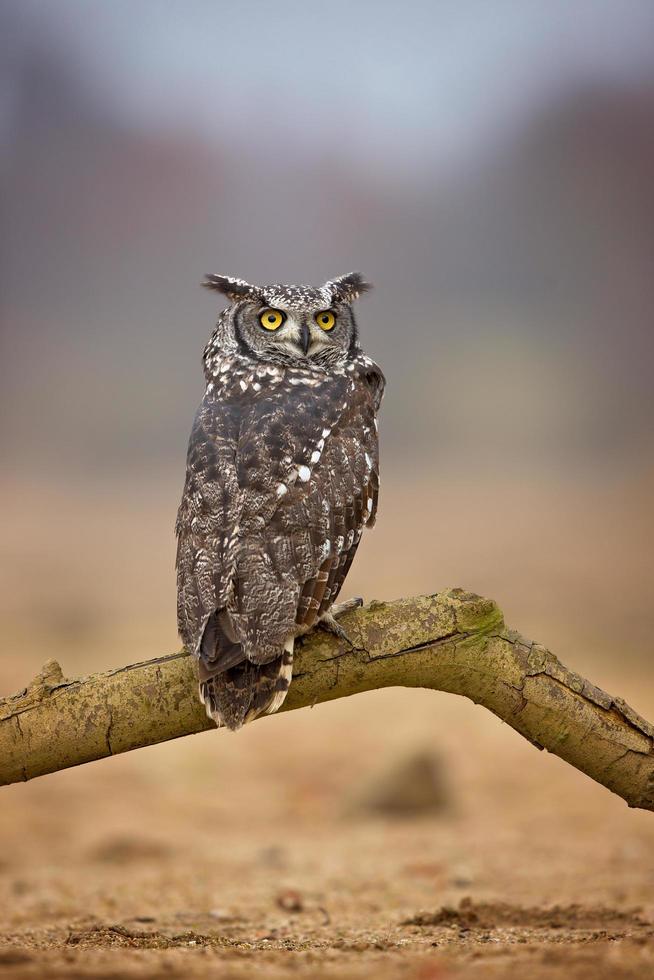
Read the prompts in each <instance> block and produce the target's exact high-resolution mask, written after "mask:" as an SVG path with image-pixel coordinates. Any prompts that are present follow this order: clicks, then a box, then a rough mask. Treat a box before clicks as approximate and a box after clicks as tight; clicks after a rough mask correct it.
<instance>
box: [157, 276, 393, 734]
mask: <svg viewBox="0 0 654 980" xmlns="http://www.w3.org/2000/svg"><path fill="white" fill-rule="evenodd" d="M203 285H205V286H206V287H207V288H208V289H212V290H216V291H217V292H219V293H222V294H223V295H224V296H225V297H227V299H228V301H229V305H228V306H227V307H226V308H225V309H224V310H223V311H222V313H221V314H220V316H219V318H218V323H217V326H216V328H215V330H214V333H213V335H212V337H211V339H210V341H209V343H208V344H207V346H206V348H205V351H204V373H205V378H206V390H205V394H204V397H203V399H202V402H201V404H200V407H199V409H198V412H197V415H196V417H195V421H194V424H193V429H192V431H191V437H190V440H189V446H188V455H187V464H186V481H185V485H184V492H183V495H182V501H181V504H180V507H179V512H178V515H177V523H176V534H177V562H176V567H177V613H178V624H179V631H180V635H181V637H182V640H183V642H184V645H185V647H186V649H187V650H188V652H189V653H192V654H194V655H195V656H196V657H197V658H198V662H199V684H200V698H201V700H202V701H203V702H204V705H205V708H206V711H207V715H208V716H209V717H210V718H213V720H214V721H215V722H216V724H217V725H218V726H225V727H227V728H229V729H232V730H236V729H238V728H240V727H241V726H242V725H243V724H245V723H246V722H249V721H252V720H253V719H254V718H257V717H258V716H259V715H262V714H271V713H272V712H274V711H277V710H278V708H279V707H280V705H281V704H282V702H283V701H284V698H285V696H286V693H287V691H288V687H289V684H290V681H291V677H292V672H293V645H294V642H295V639H296V637H298V636H301V635H302V634H304V633H306V632H307V631H308V630H310V629H311V628H312V627H313V626H315V625H316V624H321V625H324V626H326V627H327V628H331V629H332V630H334V631H335V632H337V633H339V634H341V635H343V631H342V628H341V627H339V625H338V623H337V621H336V616H337V615H338V614H339V612H342V611H343V608H344V607H347V606H348V604H347V603H341V604H340V606H339V605H336V599H337V597H338V594H339V592H340V590H341V587H342V585H343V582H344V580H345V576H346V575H347V573H348V571H349V568H350V565H351V564H352V560H353V558H354V555H355V553H356V550H357V547H358V545H359V540H360V538H361V534H362V532H363V529H364V528H365V527H371V526H372V525H373V524H374V522H375V515H376V511H377V496H378V490H379V453H378V439H377V412H378V410H379V405H380V402H381V399H382V395H383V392H384V385H385V380H384V375H383V374H382V372H381V370H380V368H379V367H378V366H377V365H376V364H375V363H374V362H373V361H372V360H371V359H370V358H369V357H367V356H366V355H365V354H364V353H363V351H362V349H361V345H360V342H359V333H358V329H357V324H356V320H355V318H354V310H353V308H352V304H353V303H354V301H355V300H356V299H357V297H358V296H359V295H360V294H361V293H363V292H365V291H366V290H367V289H369V288H370V286H369V284H368V283H367V282H365V281H364V279H363V278H362V276H361V275H360V274H359V273H357V272H353V273H350V274H349V275H345V276H339V277H338V278H336V279H330V280H329V281H328V282H326V283H325V284H324V285H323V286H321V287H320V288H316V287H313V286H287V285H273V286H253V285H250V283H248V282H245V281H244V280H243V279H235V278H232V277H229V276H215V275H211V276H207V277H206V280H205V282H204V283H203Z"/></svg>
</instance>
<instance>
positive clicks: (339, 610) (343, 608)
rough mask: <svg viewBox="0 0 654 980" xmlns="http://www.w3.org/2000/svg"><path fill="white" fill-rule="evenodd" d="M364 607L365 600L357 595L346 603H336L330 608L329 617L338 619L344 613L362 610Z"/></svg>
mask: <svg viewBox="0 0 654 980" xmlns="http://www.w3.org/2000/svg"><path fill="white" fill-rule="evenodd" d="M362 605H363V599H362V598H361V596H360V595H357V596H355V597H354V598H353V599H346V600H345V602H334V603H333V604H332V605H331V606H330V607H329V615H330V616H333V617H334V619H338V617H339V616H343V615H344V613H347V612H351V611H352V610H353V609H360V608H361V606H362Z"/></svg>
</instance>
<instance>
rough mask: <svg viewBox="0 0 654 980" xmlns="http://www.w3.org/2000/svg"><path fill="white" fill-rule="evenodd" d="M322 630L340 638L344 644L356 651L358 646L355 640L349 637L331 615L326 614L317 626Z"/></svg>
mask: <svg viewBox="0 0 654 980" xmlns="http://www.w3.org/2000/svg"><path fill="white" fill-rule="evenodd" d="M317 625H318V626H319V627H320V628H321V629H323V630H325V632H326V633H331V634H332V635H333V636H336V637H338V639H339V640H342V641H343V643H347V644H348V645H349V646H351V647H352V648H353V649H356V645H355V643H354V642H353V640H352V639H351V638H350V637H349V635H348V633H347V631H346V630H344V629H343V627H342V626H341V625H340V624H339V623H337V622H336V620H335V619H334V617H333V616H332V614H331V613H325V614H324V615H323V616H322V618H321V619H320V620H319V621H318V624H317Z"/></svg>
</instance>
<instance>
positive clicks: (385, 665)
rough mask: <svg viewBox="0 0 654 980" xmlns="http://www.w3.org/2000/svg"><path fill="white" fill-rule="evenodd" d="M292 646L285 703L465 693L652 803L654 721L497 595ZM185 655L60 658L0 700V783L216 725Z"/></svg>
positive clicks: (435, 599)
mask: <svg viewBox="0 0 654 980" xmlns="http://www.w3.org/2000/svg"><path fill="white" fill-rule="evenodd" d="M341 622H342V624H343V626H344V627H345V629H346V630H347V632H348V634H349V635H350V637H351V638H352V640H353V642H354V643H355V644H356V647H355V648H354V649H352V648H351V647H350V646H349V645H348V644H346V643H344V642H343V641H341V640H338V639H336V638H335V637H333V636H331V635H328V634H326V633H324V632H323V631H322V630H317V631H315V632H314V633H312V634H310V635H309V636H308V637H306V639H305V640H304V641H303V642H301V643H298V645H297V652H296V657H295V666H294V676H293V683H292V684H291V688H290V690H289V693H288V696H287V698H286V702H285V704H284V706H283V709H282V710H284V711H288V710H293V709H294V708H303V707H306V706H307V705H313V704H316V703H318V702H320V701H331V700H333V699H335V698H342V697H347V696H348V695H350V694H357V693H358V692H360V691H371V690H375V689H377V688H382V687H396V686H402V687H427V688H432V689H433V690H437V691H449V692H451V693H453V694H462V695H464V696H465V697H468V698H470V699H471V700H472V701H474V702H475V703H476V704H481V705H483V706H484V707H486V708H488V709H489V711H492V712H493V713H494V714H496V715H497V716H498V717H499V718H501V719H502V720H503V721H505V722H506V723H507V724H508V725H510V726H511V727H512V728H514V729H515V730H516V731H517V732H519V733H520V734H521V735H524V737H525V738H527V739H528V740H529V741H530V742H532V743H533V744H534V745H536V746H537V747H538V748H546V749H548V750H549V751H550V752H553V753H555V754H556V755H558V756H560V757H561V758H562V759H565V760H566V762H569V763H570V764H571V765H573V766H576V768H577V769H580V770H581V771H582V772H585V773H587V775H589V776H591V777H592V778H593V779H595V780H597V782H599V783H602V784H603V785H604V786H606V787H608V788H609V789H610V790H612V792H614V793H617V794H618V795H619V796H621V797H622V798H623V799H624V800H626V801H627V803H628V804H629V806H633V807H641V808H643V809H646V810H654V727H653V726H652V725H650V724H649V723H648V722H646V721H644V719H642V718H640V717H639V716H638V715H637V714H636V712H635V711H633V710H632V709H631V708H630V707H629V706H628V705H627V704H625V702H624V701H622V700H621V699H620V698H614V697H611V696H610V695H608V694H605V693H604V691H601V690H600V689H599V688H597V687H595V686H594V685H593V684H591V683H590V682H589V681H587V680H585V679H584V678H583V677H580V676H579V675H578V674H575V673H573V672H572V671H570V670H568V669H567V668H566V667H564V666H563V665H562V664H561V663H560V662H559V661H558V660H557V658H556V657H555V656H554V655H553V654H552V653H550V652H549V651H548V650H546V649H545V648H544V647H542V646H540V645H539V644H537V643H532V642H531V641H530V640H526V639H524V638H523V637H521V636H520V635H519V634H518V633H516V632H514V631H513V630H509V629H506V628H505V626H504V623H503V619H502V614H501V612H500V611H499V609H498V608H497V606H496V605H495V603H494V602H492V601H491V600H489V599H482V598H480V597H479V596H475V595H472V594H470V593H465V592H462V591H461V590H459V589H454V590H452V591H449V592H443V593H440V594H439V595H435V596H420V597H417V598H414V599H400V600H398V601H397V602H389V603H380V602H371V603H370V605H368V606H367V607H364V608H363V609H359V610H356V611H355V612H352V613H350V614H348V615H347V616H345V617H344V618H343V619H342V620H341ZM195 670H196V665H195V661H194V659H193V658H191V657H189V656H187V655H186V654H184V653H175V654H172V655H171V656H169V657H159V658H157V659H155V660H148V661H146V662H144V663H138V664H130V665H129V666H126V667H121V668H119V669H117V670H111V671H108V672H107V673H104V674H94V675H92V676H91V677H87V678H82V679H78V680H66V679H65V678H64V677H63V675H62V672H61V668H60V667H59V664H57V663H56V661H53V660H51V661H49V662H48V663H47V664H46V665H45V667H44V668H43V669H42V671H41V673H40V674H39V675H38V677H36V678H35V680H34V681H32V683H31V684H30V686H29V687H28V688H27V689H26V690H25V691H21V693H20V694H17V695H15V696H14V697H10V698H7V699H6V700H4V701H0V785H5V784H8V783H13V782H18V781H20V780H27V779H33V778H34V777H35V776H42V775H44V774H45V773H48V772H54V771H56V770H58V769H65V768H67V767H68V766H76V765H80V764H81V763H83V762H91V761H92V760H93V759H101V758H104V757H105V756H108V755H117V754H118V753H119V752H128V751H130V750H131V749H136V748H139V747H141V746H144V745H153V744H154V743H156V742H164V741H166V740H167V739H171V738H178V737H179V736H181V735H191V734H194V733H196V732H201V731H205V730H206V729H209V728H212V727H213V723H212V722H210V721H209V720H208V719H207V718H206V716H205V714H204V709H203V707H202V706H201V705H200V703H199V700H198V696H197V682H196V677H195Z"/></svg>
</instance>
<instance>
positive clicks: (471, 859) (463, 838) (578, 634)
mask: <svg viewBox="0 0 654 980" xmlns="http://www.w3.org/2000/svg"><path fill="white" fill-rule="evenodd" d="M636 469H637V468H636V467H634V471H635V470H636ZM460 473H461V482H460V484H458V485H456V486H453V487H449V488H448V487H447V486H445V487H443V485H442V484H441V482H440V481H439V478H438V473H437V472H433V471H431V472H426V473H424V474H421V475H420V476H418V474H416V475H415V476H414V479H413V482H412V483H410V484H407V483H406V482H405V481H404V480H403V479H402V478H401V477H400V478H398V477H397V476H393V475H392V474H389V475H388V479H387V480H386V482H385V485H384V498H383V501H384V510H383V516H382V518H381V520H380V523H379V526H378V527H377V528H376V529H375V530H374V531H373V532H372V533H371V534H369V535H368V540H367V541H365V542H364V544H363V545H362V549H361V552H360V555H359V557H358V559H357V562H356V564H355V567H354V569H353V572H352V577H351V579H350V581H349V583H348V584H349V587H350V593H352V594H356V593H363V594H364V595H365V596H366V597H367V598H372V597H379V598H390V597H391V596H392V595H393V594H394V591H393V590H394V588H397V582H398V580H401V581H402V583H403V586H402V588H403V591H404V592H405V593H406V594H410V593H414V592H420V591H433V590H435V589H437V588H440V587H443V586H445V585H448V584H458V583H461V584H463V585H466V586H468V585H471V584H472V585H473V586H474V587H475V588H477V589H478V590H479V591H481V592H485V593H488V594H491V595H493V596H494V597H496V598H497V599H498V601H499V602H500V603H501V604H502V605H503V608H504V610H505V613H506V616H507V620H508V621H509V622H510V623H511V624H512V625H515V626H517V627H519V628H520V629H522V630H523V631H524V632H525V633H526V634H527V635H529V636H531V637H534V638H536V639H538V640H541V641H543V642H545V643H548V644H549V645H550V646H551V647H552V648H553V649H554V650H555V651H556V652H557V653H558V654H559V655H560V656H561V658H562V659H563V660H564V661H565V662H567V663H568V664H570V665H572V666H573V667H575V668H577V669H579V670H580V671H581V672H583V673H586V674H587V675H588V676H589V677H590V678H591V679H592V680H593V681H595V682H596V683H598V684H600V685H602V686H604V687H605V688H606V689H608V690H609V691H611V692H612V693H615V694H620V695H622V696H624V697H625V698H626V699H627V700H628V701H629V702H630V703H631V704H632V705H634V706H635V707H636V708H637V709H638V710H639V711H640V712H641V713H643V714H644V715H645V716H646V717H650V718H651V717H653V716H654V683H652V674H651V670H650V669H649V666H648V664H649V662H650V658H651V653H652V651H651V640H650V636H649V629H648V614H649V611H650V610H651V608H652V585H653V583H654V576H652V568H651V557H650V555H649V553H648V554H645V551H646V549H645V548H644V547H643V542H644V540H647V537H648V536H649V535H650V534H651V512H650V501H651V497H652V491H653V490H654V487H653V482H654V480H653V471H652V469H651V468H650V469H649V470H647V469H646V468H643V469H642V470H641V472H640V473H639V475H638V476H636V475H633V476H632V477H631V478H629V479H625V478H623V477H621V476H619V475H615V474H614V475H613V476H610V475H608V474H607V475H605V476H604V478H603V479H600V478H599V474H598V473H591V474H589V475H588V478H587V480H588V482H587V484H586V485H582V484H581V483H580V481H579V480H578V479H577V480H575V482H574V484H572V485H571V483H570V482H569V481H565V480H564V479H560V480H558V481H554V480H552V479H551V478H550V479H548V478H546V477H545V476H543V475H541V476H540V477H539V478H538V479H535V478H533V477H532V478H526V477H525V475H524V474H522V476H521V475H520V474H519V473H514V474H513V475H510V474H509V475H503V474H501V473H498V472H497V470H495V471H494V472H490V473H484V474H483V479H482V474H478V478H477V479H475V474H474V471H470V470H469V469H467V468H466V466H465V465H464V464H461V469H460ZM153 483H155V484H156V486H158V488H159V489H158V490H157V491H156V492H153ZM177 484H178V480H176V479H175V475H173V474H171V473H165V472H162V473H161V474H159V479H158V480H157V481H151V480H147V481H145V482H144V483H142V484H139V482H138V481H135V480H133V479H132V480H125V481H115V480H111V479H109V478H107V479H106V480H104V481H102V482H101V483H96V484H94V485H93V486H92V487H89V486H88V485H82V486H81V487H80V488H79V490H78V491H76V492H75V493H73V494H71V491H70V488H68V487H66V486H64V487H59V488H56V487H53V486H48V490H47V492H48V498H49V500H50V504H51V506H52V508H53V509H54V511H56V513H57V520H56V522H53V521H51V520H50V517H49V512H45V511H44V510H43V508H41V507H39V499H40V497H41V495H42V493H43V487H42V486H40V485H39V484H38V483H30V482H29V481H24V482H21V483H20V484H16V485H15V486H13V487H12V488H11V493H9V494H7V495H6V497H5V500H4V501H3V510H4V513H5V514H6V515H7V516H8V520H7V524H6V528H7V530H6V534H5V537H4V540H3V544H2V567H3V569H14V572H13V573H12V575H11V578H10V577H9V576H7V575H6V574H5V575H4V576H3V582H2V597H3V624H4V630H5V634H4V650H5V654H4V656H3V658H2V662H1V681H0V689H1V690H2V691H3V692H9V691H13V690H17V689H18V688H19V687H21V686H22V685H24V684H25V683H26V682H27V681H28V680H29V678H30V677H31V676H32V675H33V673H34V672H35V671H36V669H37V668H38V666H40V664H41V662H42V661H43V660H44V659H46V658H47V657H50V656H55V657H58V658H59V659H60V661H61V663H62V665H63V666H64V670H65V671H66V672H68V673H69V674H70V675H74V674H76V673H78V672H87V671H89V670H91V669H97V668H102V667H109V666H115V665H120V664H123V663H127V662H130V661H134V660H137V659H141V658H146V657H149V656H153V655H156V654H159V653H162V652H165V651H168V650H172V649H174V648H175V647H176V645H177V641H176V637H175V624H174V616H173V606H174V587H173V574H172V567H171V566H172V560H173V551H174V548H173V539H172V534H171V530H170V524H171V519H172V514H173V511H174V507H175V502H176V495H177V492H178V490H179V486H178V485H177ZM407 500H410V502H411V507H410V508H408V512H407V506H406V501H407ZM28 523H29V524H30V527H31V529H32V533H31V534H30V537H29V542H30V545H29V547H27V548H26V545H25V539H24V536H23V534H22V529H23V528H24V527H25V526H26V524H28ZM425 526H426V527H427V531H425ZM99 541H101V542H102V548H96V547H95V545H94V546H93V547H91V548H90V547H89V542H99ZM31 542H34V544H31ZM71 542H75V544H74V546H73V547H71ZM639 556H640V557H639ZM416 753H427V755H429V754H432V755H433V757H434V759H435V763H434V764H435V765H436V767H437V769H438V771H439V773H440V779H441V781H442V784H443V785H442V786H441V787H440V790H439V792H437V793H436V799H435V811H434V812H427V813H425V814H423V813H421V812H418V813H416V814H413V815H412V814H411V813H410V812H409V813H408V814H406V813H405V814H404V815H402V816H399V817H398V816H397V815H394V814H393V812H392V811H391V812H390V813H389V814H388V815H387V816H385V815H384V813H383V812H382V813H379V812H377V811H374V810H373V811H370V812H368V811H367V810H362V809H361V806H360V800H361V798H362V797H363V798H365V797H366V795H367V794H368V792H369V790H368V787H372V788H374V786H375V785H376V783H377V781H378V780H379V779H383V780H386V782H387V780H388V777H389V774H390V775H392V774H393V771H394V770H397V769H398V768H399V769H400V770H402V768H403V767H404V765H405V764H407V765H408V764H409V763H408V760H411V759H412V758H413V757H414V756H415V754H416ZM398 779H399V777H398ZM398 785H399V786H400V787H402V782H401V780H400V779H399V782H398ZM387 789H388V787H387V786H386V790H387ZM401 791H403V792H406V785H404V786H403V789H402V790H401ZM2 795H3V801H2V804H3V805H2V807H1V808H0V834H1V835H2V840H3V849H2V859H1V860H0V908H1V909H2V923H3V925H2V929H1V930H0V976H2V972H1V971H2V970H5V972H6V973H7V975H10V976H14V975H15V976H18V977H22V976H25V977H31V976H42V975H43V970H44V969H46V968H47V969H48V970H50V971H51V974H49V975H53V976H61V977H62V978H63V977H64V976H65V977H70V976H80V977H82V976H84V977H86V976H90V977H98V976H99V977H105V976H106V977H109V976H111V977H113V976H132V975H134V976H140V975H147V976H160V975H161V976H162V977H163V976H180V977H185V976H196V975H197V976H202V975H206V974H207V971H209V972H211V971H212V970H214V969H215V970H220V971H221V975H222V974H223V973H224V975H226V976H234V977H240V976H243V977H246V976H249V975H251V972H252V971H253V970H254V969H256V970H265V971H266V972H265V975H267V976H271V977H276V976H287V975H291V974H292V975H294V976H296V975H297V976H307V977H312V976H322V975H324V976H339V977H340V976H353V977H357V976H367V975H370V973H371V972H372V973H374V974H375V975H379V976H389V977H390V976H407V977H415V978H430V977H447V976H465V977H468V976H470V977H474V976H477V975H479V976H482V975H483V976H505V975H508V973H509V972H511V973H513V972H515V971H516V970H521V971H525V972H527V971H528V972H529V975H530V976H535V977H539V976H543V977H550V976H556V977H566V978H567V977H576V976H579V977H584V976H587V975H588V973H589V971H590V970H592V971H594V972H595V973H597V975H598V976H599V977H604V976H606V977H609V976H610V977H622V976H625V977H631V976H634V977H636V976H642V975H647V973H648V972H649V971H651V970H652V969H653V967H654V954H653V947H652V937H653V936H654V925H653V924H652V923H653V922H654V901H653V900H652V895H653V894H654V891H653V889H654V823H653V822H652V817H651V814H649V813H643V812H638V811H630V810H628V809H627V808H626V807H625V805H624V803H623V802H622V801H620V800H618V799H617V798H614V797H612V796H611V795H610V794H609V793H607V791H606V790H604V789H603V788H602V787H599V786H597V785H595V784H594V783H592V782H591V781H590V780H588V779H587V778H586V777H585V776H582V775H581V774H580V773H578V772H576V771H574V770H572V769H571V768H569V767H567V766H566V765H565V764H564V763H563V762H561V761H560V760H558V759H555V758H553V757H550V756H547V755H545V754H544V753H540V754H539V753H537V752H536V750H535V749H534V748H533V747H531V746H530V745H529V744H528V743H526V742H524V741H522V740H521V739H520V738H519V736H517V735H516V734H515V733H514V732H512V731H511V730H509V729H507V728H505V727H504V726H502V725H501V724H500V723H499V722H498V721H497V719H495V718H493V717H492V716H490V715H487V714H486V713H485V712H483V710H482V709H480V708H476V707H474V706H472V705H471V704H469V703H467V702H463V701H458V700H456V699H455V698H453V697H449V696H447V695H440V694H436V693H434V692H427V691H424V692H420V691H402V690H391V691H385V692H378V693H375V694H369V695H361V696H358V697H354V698H351V699H348V700H345V701H342V702H337V703H334V704H329V705H320V706H318V707H316V708H315V709H313V710H311V711H308V710H305V711H300V712H294V713H292V714H290V715H284V716H279V717H276V718H272V719H269V720H266V721H263V722H260V723H258V724H256V725H253V726H252V727H251V728H249V729H246V730H244V731H243V732H241V733H239V734H238V735H235V736H229V735H227V734H224V733H215V734H212V733H207V734H205V735H202V736H196V737H193V738H188V739H182V740H180V741H178V742H173V743H169V744H167V745H161V746H157V747H155V748H150V749H146V750H141V751H139V752H135V753H132V754H130V755H128V756H123V757H117V758H115V759H110V760H106V761H102V762H99V763H95V764H92V765H90V766H85V767H82V768H80V769H75V770H70V771H68V772H63V773H58V774H55V775H53V776H49V777H45V778H43V779H40V780H36V781H34V782H33V783H29V784H26V785H19V786H12V787H8V788H5V789H3V791H2ZM462 901H463V902H464V905H463V906H461V904H460V903H461V902H462ZM416 917H417V918H416ZM414 921H415V922H417V923H418V924H412V923H413V922H414ZM3 957H4V959H3ZM3 964H4V965H3Z"/></svg>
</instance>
